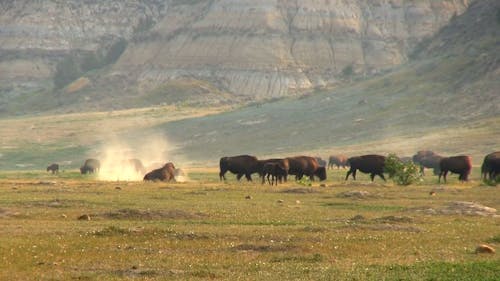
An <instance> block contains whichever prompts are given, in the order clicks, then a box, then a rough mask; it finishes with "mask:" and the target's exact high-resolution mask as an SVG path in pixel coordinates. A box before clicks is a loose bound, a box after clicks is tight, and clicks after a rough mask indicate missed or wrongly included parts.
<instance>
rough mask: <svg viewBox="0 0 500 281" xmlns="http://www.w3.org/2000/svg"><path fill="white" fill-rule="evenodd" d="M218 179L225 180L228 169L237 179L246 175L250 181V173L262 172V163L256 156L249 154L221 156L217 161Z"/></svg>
mask: <svg viewBox="0 0 500 281" xmlns="http://www.w3.org/2000/svg"><path fill="white" fill-rule="evenodd" d="M219 167H220V172H219V179H220V180H222V179H224V180H226V177H225V174H226V172H227V171H230V172H231V173H233V174H236V178H237V179H238V181H239V180H240V179H241V177H243V175H244V176H245V177H246V179H247V181H252V174H254V173H259V174H261V172H262V163H261V162H259V160H257V157H255V156H251V155H238V156H230V157H222V158H221V159H220V161H219Z"/></svg>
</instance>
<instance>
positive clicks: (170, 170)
mask: <svg viewBox="0 0 500 281" xmlns="http://www.w3.org/2000/svg"><path fill="white" fill-rule="evenodd" d="M174 178H175V166H174V164H173V163H172V162H168V163H167V164H165V165H163V167H161V168H159V169H155V170H152V171H151V172H149V173H147V174H146V175H145V176H144V178H143V180H144V181H157V180H160V181H170V180H173V179H174Z"/></svg>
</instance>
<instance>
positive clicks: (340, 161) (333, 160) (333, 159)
mask: <svg viewBox="0 0 500 281" xmlns="http://www.w3.org/2000/svg"><path fill="white" fill-rule="evenodd" d="M333 165H336V166H337V169H340V166H342V168H345V167H346V166H347V156H345V155H330V157H328V169H333Z"/></svg>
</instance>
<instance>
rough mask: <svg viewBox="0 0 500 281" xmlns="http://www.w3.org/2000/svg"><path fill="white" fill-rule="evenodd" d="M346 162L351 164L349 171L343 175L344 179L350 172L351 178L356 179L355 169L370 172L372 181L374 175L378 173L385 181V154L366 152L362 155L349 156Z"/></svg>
mask: <svg viewBox="0 0 500 281" xmlns="http://www.w3.org/2000/svg"><path fill="white" fill-rule="evenodd" d="M347 163H348V164H349V165H350V166H351V168H350V169H349V171H347V174H346V176H345V180H347V179H348V178H349V175H351V174H352V178H353V179H354V180H356V171H357V170H360V171H361V172H363V173H366V174H370V178H371V180H372V181H373V180H374V179H375V175H378V176H379V177H381V178H382V179H383V180H384V181H385V177H384V164H385V156H382V155H376V154H368V155H362V156H356V157H351V158H349V159H348V160H347Z"/></svg>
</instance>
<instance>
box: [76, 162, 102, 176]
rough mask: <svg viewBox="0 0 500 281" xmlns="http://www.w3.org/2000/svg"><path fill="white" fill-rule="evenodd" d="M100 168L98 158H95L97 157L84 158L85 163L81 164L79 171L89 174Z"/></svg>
mask: <svg viewBox="0 0 500 281" xmlns="http://www.w3.org/2000/svg"><path fill="white" fill-rule="evenodd" d="M100 168H101V162H99V160H97V159H93V158H90V159H87V160H85V163H84V164H83V166H81V167H80V173H82V174H87V173H89V174H91V173H95V172H98V171H99V169H100Z"/></svg>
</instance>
